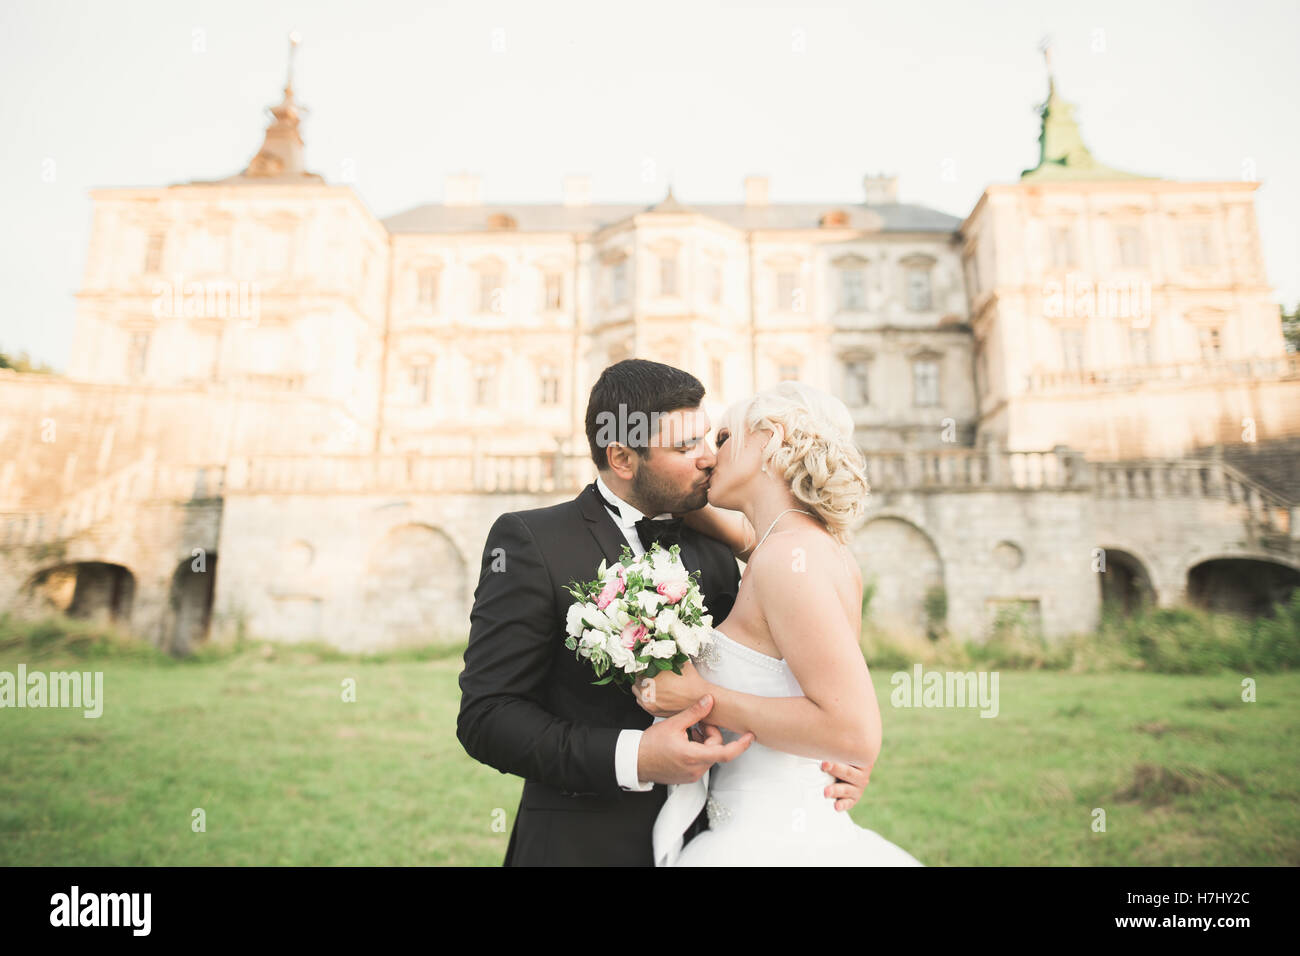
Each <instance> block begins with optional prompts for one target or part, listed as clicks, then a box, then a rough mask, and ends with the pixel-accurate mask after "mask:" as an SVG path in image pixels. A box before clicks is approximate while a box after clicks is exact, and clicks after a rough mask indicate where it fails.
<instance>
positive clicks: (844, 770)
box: [822, 760, 871, 811]
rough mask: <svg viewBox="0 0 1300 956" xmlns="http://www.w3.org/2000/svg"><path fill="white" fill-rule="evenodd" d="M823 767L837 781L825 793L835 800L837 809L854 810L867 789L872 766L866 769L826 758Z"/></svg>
mask: <svg viewBox="0 0 1300 956" xmlns="http://www.w3.org/2000/svg"><path fill="white" fill-rule="evenodd" d="M822 769H823V770H825V771H826V772H827V773H829V774H830V775H831V776H832V777H834V778H835V782H834V783H833V784H831V785H830V786H829V787H827V788H826V789H825V791H823V793H824V795H825V796H826V797H828V798H830V799H832V800H834V801H835V809H836V810H841V811H843V810H852V809H853V806H854V804H856V803H857V802H858V801H859V800H861V799H862V793H863V791H864V790H866V789H867V784H868V783H869V782H870V780H871V768H870V767H867V768H866V769H865V770H864V769H863V768H862V767H855V766H854V765H853V764H849V763H832V762H830V761H829V760H826V761H822Z"/></svg>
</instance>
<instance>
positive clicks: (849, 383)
mask: <svg viewBox="0 0 1300 956" xmlns="http://www.w3.org/2000/svg"><path fill="white" fill-rule="evenodd" d="M844 402H845V404H847V405H869V404H871V391H870V389H869V388H868V383H867V360H866V359H864V358H854V359H848V360H846V361H845V363H844Z"/></svg>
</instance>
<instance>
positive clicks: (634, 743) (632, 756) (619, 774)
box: [606, 730, 654, 790]
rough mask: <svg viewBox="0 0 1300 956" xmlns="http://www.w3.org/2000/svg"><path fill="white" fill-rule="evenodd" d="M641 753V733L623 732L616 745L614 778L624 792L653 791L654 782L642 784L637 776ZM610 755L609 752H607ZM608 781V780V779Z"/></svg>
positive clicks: (633, 731)
mask: <svg viewBox="0 0 1300 956" xmlns="http://www.w3.org/2000/svg"><path fill="white" fill-rule="evenodd" d="M640 751H641V731H639V730H622V731H620V732H619V735H618V743H616V744H615V745H614V776H615V777H616V778H617V779H618V785H619V786H620V787H622V788H623V789H624V790H651V789H653V788H654V781H651V782H650V783H642V782H641V781H640V780H638V779H637V776H636V764H637V755H638V754H639V753H640ZM606 752H607V753H608V751H606ZM606 779H608V778H606Z"/></svg>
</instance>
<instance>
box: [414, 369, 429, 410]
mask: <svg viewBox="0 0 1300 956" xmlns="http://www.w3.org/2000/svg"><path fill="white" fill-rule="evenodd" d="M429 395H430V391H429V363H428V362H417V363H416V364H415V365H412V366H411V398H412V400H413V401H414V402H415V403H416V404H417V405H428V404H429Z"/></svg>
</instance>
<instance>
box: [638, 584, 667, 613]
mask: <svg viewBox="0 0 1300 956" xmlns="http://www.w3.org/2000/svg"><path fill="white" fill-rule="evenodd" d="M636 600H637V603H638V604H640V605H641V610H642V611H644V612H645V613H646V614H648V615H650V616H651V617H654V616H655V615H656V614H658V613H659V605H660V604H662V603H663V600H664V599H663V598H661V597H660V596H659V595H658V594H656V593H655V592H654V591H651V590H649V589H646V590H644V591H642V592H641V593H639V594H638V595H637V596H636Z"/></svg>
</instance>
